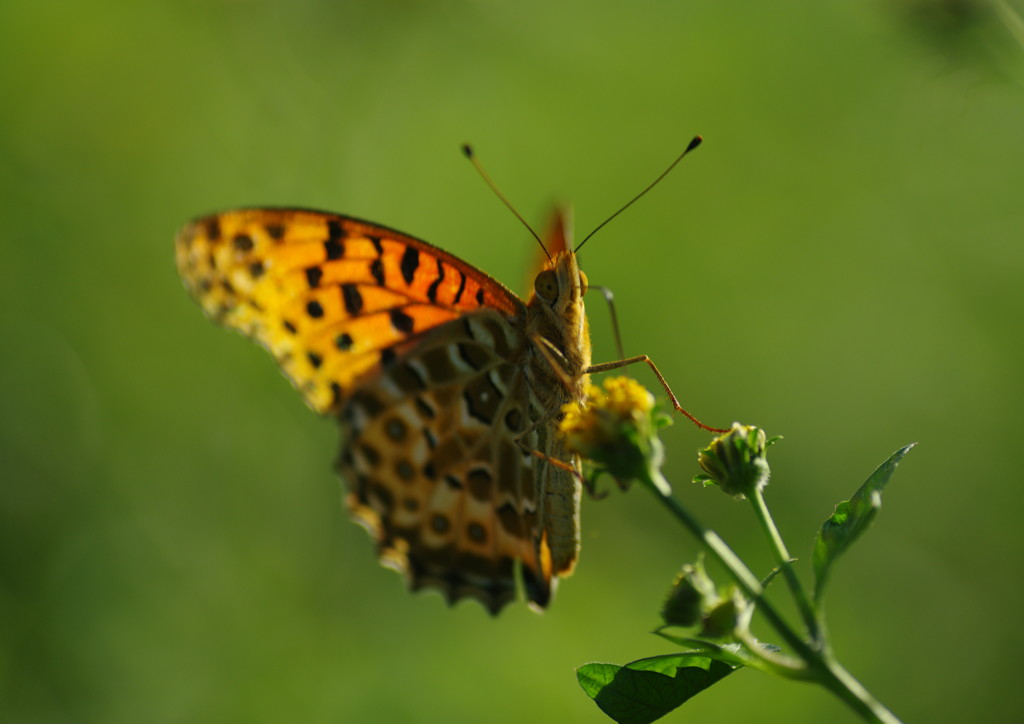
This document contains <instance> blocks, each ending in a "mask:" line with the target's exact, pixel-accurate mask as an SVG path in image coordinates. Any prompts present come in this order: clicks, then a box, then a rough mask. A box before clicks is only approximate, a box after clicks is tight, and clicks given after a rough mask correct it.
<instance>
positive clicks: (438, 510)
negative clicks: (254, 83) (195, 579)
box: [175, 136, 722, 614]
mask: <svg viewBox="0 0 1024 724" xmlns="http://www.w3.org/2000/svg"><path fill="white" fill-rule="evenodd" d="M700 141H701V139H700V137H699V136H698V137H696V138H694V139H693V140H692V141H691V142H690V144H689V145H688V146H687V148H686V150H685V151H683V153H682V154H680V156H679V157H678V158H677V159H676V160H675V161H674V162H673V163H672V164H671V165H670V166H669V167H668V169H667V170H666V171H665V172H664V173H662V174H661V176H659V177H658V178H657V179H656V180H655V181H654V182H653V183H652V184H650V185H649V186H647V187H646V188H645V189H644V190H643V191H641V192H640V194H638V195H637V196H635V197H634V198H633V199H632V200H631V201H630V202H629V203H627V204H626V205H625V206H623V207H622V208H621V209H619V211H618V212H616V213H615V214H613V215H612V216H611V217H609V218H608V219H607V220H606V221H605V222H604V223H603V224H601V225H600V226H598V227H597V229H595V230H594V232H591V234H590V235H589V236H588V237H587V238H588V239H589V238H590V236H593V234H594V233H595V232H596V231H597V230H598V229H600V228H601V227H602V226H604V224H606V223H608V221H611V219H612V218H615V216H617V215H618V214H619V213H621V212H622V211H623V210H625V209H626V208H627V207H628V206H630V205H631V204H632V203H633V202H634V201H636V200H637V199H639V198H640V197H641V196H643V195H644V194H645V193H646V192H647V191H649V190H650V189H651V188H652V187H653V186H654V185H655V184H656V183H658V181H660V180H661V179H662V178H664V176H665V175H666V174H667V173H668V172H669V171H670V170H671V169H672V168H674V167H675V165H676V164H677V163H679V161H680V160H681V159H682V158H683V157H684V156H685V155H686V154H687V153H688V152H689V151H691V150H693V149H694V148H696V147H697V145H698V144H699V143H700ZM464 151H465V153H466V155H467V156H470V158H472V153H471V151H470V150H469V148H468V147H465V148H464ZM474 162H475V161H474ZM477 168H478V170H480V171H481V174H482V175H483V176H484V179H485V181H487V183H488V184H490V185H491V187H492V188H494V186H493V184H491V182H490V179H489V178H488V177H487V176H486V174H484V173H483V170H482V169H481V168H480V167H479V165H478V166H477ZM495 191H496V192H497V189H495ZM498 196H499V197H500V198H502V200H504V197H502V196H501V194H500V193H498ZM506 204H507V201H506ZM510 208H511V207H510ZM517 216H518V214H517ZM520 218H521V217H520ZM524 223H525V222H524ZM535 236H536V235H535ZM568 236H569V234H568V223H567V220H566V218H565V216H564V214H562V213H556V214H555V216H554V219H553V221H552V223H551V225H550V230H549V232H548V233H547V237H546V240H545V241H542V240H541V239H540V237H537V240H538V241H540V242H541V246H542V247H544V249H545V255H546V256H545V259H544V260H543V262H542V264H541V268H540V270H539V271H538V272H537V274H536V276H535V278H534V284H533V290H532V292H531V293H530V295H529V297H528V299H527V300H525V301H524V300H523V299H521V298H520V297H518V296H516V295H515V294H514V293H513V292H511V291H510V290H509V289H507V288H506V287H505V286H504V285H502V284H501V283H500V282H498V281H497V280H495V279H493V278H492V277H490V276H488V275H487V274H485V273H484V272H482V271H480V270H479V269H477V268H475V267H473V266H472V265H470V264H468V263H467V262H465V261H463V260H461V259H459V258H457V257H455V256H453V255H452V254H449V253H448V252H446V251H443V250H441V249H439V248H438V247H436V246H433V245H431V244H428V243H427V242H425V241H423V240H421V239H417V238H415V237H413V236H409V235H408V234H404V233H402V232H399V231H395V230H394V229H390V228H387V227H385V226H381V225H379V224H374V223H370V222H367V221H362V220H360V219H357V218H354V217H351V216H343V215H339V214H333V213H328V212H323V211H312V210H305V209H291V208H252V209H239V210H234V211H227V212H224V213H220V214H214V215H211V216H206V217H204V218H200V219H197V220H195V221H192V222H191V223H189V224H187V225H186V226H185V227H184V228H183V229H182V230H181V231H180V232H179V234H178V236H177V239H176V244H175V246H176V259H177V266H178V271H179V273H180V275H181V277H182V280H183V281H184V283H185V287H186V289H187V290H188V291H189V292H190V293H191V294H192V296H193V297H195V299H196V300H197V301H198V302H199V303H200V305H201V306H202V308H203V309H204V311H205V312H206V314H207V315H208V316H209V317H210V318H212V319H213V320H214V321H216V322H218V323H220V324H222V325H224V326H226V327H229V328H231V329H235V330H238V331H240V332H242V333H243V334H245V335H247V336H249V337H251V338H252V339H254V340H256V341H257V342H259V343H260V344H261V345H263V346H264V347H265V348H266V349H267V350H268V351H269V352H270V353H271V354H272V355H273V356H274V358H275V359H276V360H277V363H278V365H279V366H280V367H281V370H282V371H283V372H284V374H285V375H286V376H287V377H288V378H289V379H290V380H291V382H292V384H293V385H294V386H295V387H296V389H298V390H299V392H300V393H301V394H302V396H303V398H304V399H305V401H306V403H307V404H308V405H309V406H310V407H311V408H313V410H315V411H316V412H319V413H321V414H324V415H330V416H332V417H335V418H336V419H337V420H338V421H339V423H340V425H341V433H342V434H341V438H342V450H341V454H340V456H339V457H338V462H337V469H338V470H339V472H340V473H341V477H342V478H343V479H344V481H345V484H346V486H347V494H346V502H347V505H348V507H349V510H350V511H351V513H352V517H353V518H354V519H355V520H356V522H358V523H360V524H362V525H363V526H364V527H365V528H366V529H367V531H368V532H369V533H370V535H371V537H372V538H373V539H374V540H375V542H376V545H377V551H378V555H379V557H380V561H381V563H383V564H384V565H385V566H388V567H390V568H393V569H395V570H397V571H398V572H400V573H401V574H403V575H404V577H405V578H406V580H407V582H408V585H409V587H410V588H412V589H413V590H418V589H423V588H437V589H439V590H440V591H441V592H442V594H443V595H444V596H445V598H446V599H447V600H448V602H449V603H455V602H456V601H458V600H460V599H462V598H474V599H476V600H478V601H480V602H481V603H482V604H483V605H484V607H485V608H486V609H487V610H489V611H490V612H491V613H492V614H496V613H498V612H499V611H500V610H501V609H502V608H503V607H504V606H505V605H507V604H508V603H509V602H511V601H513V600H514V599H515V598H516V596H517V591H518V590H522V591H523V592H524V594H525V597H526V599H527V601H528V602H529V603H530V604H531V605H532V606H533V607H535V608H537V609H543V608H545V607H546V606H547V605H548V603H549V602H550V600H551V596H552V593H553V591H554V589H555V587H556V584H557V582H558V580H559V578H563V577H565V576H568V575H569V574H570V573H572V570H573V568H574V566H575V564H576V560H577V557H578V555H579V547H580V521H579V507H580V497H581V489H582V485H581V482H582V480H583V477H582V473H581V465H580V461H579V459H578V458H577V457H576V456H575V455H573V454H571V453H570V452H569V451H568V450H567V449H566V447H565V443H564V442H563V441H562V439H560V437H559V436H558V435H557V434H556V429H557V426H558V423H559V421H560V420H561V418H562V416H563V412H562V409H563V407H564V406H565V405H566V404H567V403H570V402H572V403H576V404H577V405H584V404H585V403H586V389H587V386H588V382H589V374H590V373H592V372H601V371H606V370H610V369H615V368H617V367H622V366H625V365H627V364H632V363H635V362H646V363H647V364H648V365H649V366H650V367H651V369H652V370H653V372H654V374H655V375H656V376H657V377H658V379H659V381H660V382H661V384H662V386H663V387H664V389H665V390H666V392H667V393H668V395H669V398H670V400H671V401H672V404H673V406H674V407H675V408H676V410H677V411H679V412H681V413H682V414H684V415H686V416H687V417H689V418H690V419H691V420H692V421H693V422H694V423H696V424H697V425H698V426H700V427H703V428H705V429H708V430H712V431H717V432H722V431H721V430H716V429H715V428H709V427H707V426H706V425H704V424H703V423H701V422H699V421H698V420H697V419H696V418H694V417H693V416H692V415H690V414H689V413H688V412H686V411H685V410H683V408H682V407H681V406H680V405H679V402H678V400H676V398H675V396H674V395H673V394H672V392H671V390H670V389H669V387H668V385H667V383H666V382H665V380H664V378H663V377H662V376H661V374H660V372H658V370H657V368H656V367H655V366H654V363H653V362H652V361H651V360H650V359H649V358H647V357H646V355H641V356H640V357H633V358H629V359H623V360H619V361H616V362H609V363H605V364H601V365H591V346H590V333H589V330H588V326H587V317H586V313H585V310H584V305H583V297H584V294H586V292H587V288H588V282H587V277H586V275H585V274H584V273H583V272H582V271H581V270H580V267H579V262H578V259H577V256H576V252H577V251H578V250H579V248H580V247H579V246H577V247H576V249H575V250H573V248H572V247H571V245H570V243H569V241H570V240H569V239H568ZM584 242H586V239H584ZM580 246H582V243H581V245H580Z"/></svg>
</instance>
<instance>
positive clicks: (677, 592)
mask: <svg viewBox="0 0 1024 724" xmlns="http://www.w3.org/2000/svg"><path fill="white" fill-rule="evenodd" d="M717 598H718V594H717V592H716V591H715V584H714V583H712V582H711V579H710V578H708V575H707V573H705V572H704V565H703V562H702V561H701V559H697V562H696V563H695V564H694V565H692V566H691V565H685V566H683V570H682V572H680V574H679V575H678V576H677V577H676V580H675V583H673V584H672V589H671V590H670V591H669V592H668V596H666V597H665V603H664V605H663V606H662V608H661V618H662V620H663V621H664V622H665V623H666V624H668V625H670V626H696V625H697V623H699V622H700V620H701V618H702V616H703V615H704V608H705V605H706V604H707V602H708V601H709V600H712V601H714V600H717Z"/></svg>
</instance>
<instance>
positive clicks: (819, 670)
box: [647, 475, 901, 724]
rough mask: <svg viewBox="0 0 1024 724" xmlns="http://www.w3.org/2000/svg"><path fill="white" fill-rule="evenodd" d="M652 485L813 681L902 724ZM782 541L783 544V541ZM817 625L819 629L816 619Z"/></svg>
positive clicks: (870, 716)
mask: <svg viewBox="0 0 1024 724" xmlns="http://www.w3.org/2000/svg"><path fill="white" fill-rule="evenodd" d="M658 477H661V476H660V475H659V476H658ZM648 482H649V483H651V484H649V485H648V486H647V487H648V488H649V489H650V490H651V491H652V492H653V493H654V495H655V497H656V498H657V499H658V500H660V501H661V503H662V504H663V505H664V506H665V507H666V508H668V510H669V511H670V512H671V513H672V514H673V515H674V516H675V517H676V518H678V519H679V522H681V523H682V524H683V525H684V526H685V527H686V528H687V529H688V530H689V531H690V532H691V533H693V535H694V536H695V537H696V538H697V539H698V540H699V541H701V542H702V543H703V544H704V547H705V548H706V549H707V552H708V553H709V554H710V555H711V557H712V558H714V559H715V560H717V561H718V562H719V563H721V564H722V565H723V566H724V567H725V568H726V570H728V571H729V573H730V574H731V575H732V577H733V578H734V579H735V580H736V583H737V584H738V585H739V587H740V588H741V589H742V590H743V592H744V593H745V594H747V596H749V597H750V598H751V599H752V600H754V601H755V602H756V604H757V609H758V610H759V611H760V612H761V613H762V614H763V615H764V617H765V618H766V619H767V620H768V622H769V623H770V624H771V625H772V628H774V629H775V630H776V631H777V632H778V634H779V636H781V637H782V639H783V640H784V641H785V642H786V643H787V644H788V645H789V646H790V648H792V649H793V652H794V653H795V654H796V655H797V656H798V657H799V658H800V659H802V660H803V661H804V663H805V664H806V665H807V669H808V678H809V679H811V680H813V681H818V682H819V683H820V684H821V685H822V686H824V687H825V688H826V689H828V690H829V691H831V692H832V693H833V694H835V695H836V696H837V697H839V698H840V699H842V700H843V702H845V703H846V705H847V706H849V707H850V708H851V709H852V710H853V711H855V712H857V714H859V715H860V717H861V718H862V719H864V721H868V722H875V723H876V724H901V723H900V720H899V719H898V718H897V717H896V715H895V714H893V713H892V712H891V711H889V710H888V709H887V708H886V707H885V706H884V705H883V704H882V703H881V702H880V701H878V700H877V699H875V698H874V696H872V695H871V692H869V691H868V690H867V689H865V688H864V686H863V685H862V684H861V683H860V682H859V681H857V679H855V678H854V677H853V675H852V674H850V672H848V671H847V670H846V669H844V668H843V667H842V666H840V664H839V662H837V661H836V660H835V659H833V658H832V656H831V654H829V653H828V652H827V651H824V650H822V649H821V648H818V647H817V646H811V645H810V644H808V643H807V642H806V641H804V640H803V639H802V638H800V636H799V635H797V633H796V632H795V631H793V629H792V628H791V627H790V626H789V624H788V623H786V620H785V619H784V618H782V616H781V614H779V612H778V611H776V610H775V607H774V606H772V605H771V603H769V602H768V601H767V600H766V599H765V598H764V588H762V586H761V583H760V581H758V580H757V578H756V577H755V576H754V574H753V573H752V572H751V571H750V569H749V568H747V566H746V564H745V563H744V562H743V561H742V560H741V559H740V558H739V556H737V555H736V554H735V553H734V552H733V550H732V549H731V548H730V547H729V546H728V545H726V543H725V541H723V540H722V539H721V538H720V537H719V536H718V534H717V533H715V532H714V531H713V530H709V529H707V528H705V527H704V526H703V525H701V524H700V522H699V521H698V520H697V519H696V518H694V517H693V516H692V515H691V514H690V512H689V511H688V510H687V509H686V508H684V507H683V506H682V505H680V503H679V501H678V500H676V499H675V498H674V497H673V496H672V495H671V494H665V493H663V492H662V491H661V490H660V489H659V486H658V485H655V484H654V483H653V481H648ZM762 502H763V501H762ZM773 527H774V526H773ZM779 540H780V542H781V538H780V539H779ZM782 550H785V546H783V547H782ZM783 570H786V566H784V567H783ZM801 590H802V589H801ZM815 625H816V626H817V621H816V620H815ZM815 630H817V629H815Z"/></svg>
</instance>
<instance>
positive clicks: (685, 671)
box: [576, 653, 736, 724]
mask: <svg viewBox="0 0 1024 724" xmlns="http://www.w3.org/2000/svg"><path fill="white" fill-rule="evenodd" d="M735 670H736V667H733V666H729V665H728V664H723V663H721V662H719V661H712V660H711V659H710V658H709V657H707V656H702V655H698V654H692V653H684V654H672V655H669V656H653V657H651V658H647V659H640V660H638V661H634V662H632V663H629V664H626V665H625V666H618V665H616V664H600V663H593V664H584V665H583V666H581V667H579V668H578V669H577V670H576V679H577V680H578V681H579V682H580V686H581V687H583V691H585V692H586V694H587V696H589V697H590V698H591V699H593V700H594V703H596V704H597V705H598V707H600V709H601V711H603V712H604V713H605V714H607V715H608V717H609V718H611V719H613V720H615V721H616V722H619V724H648V722H653V721H655V720H657V719H660V718H661V717H663V716H665V715H666V714H668V713H669V712H670V711H672V710H673V709H675V708H676V707H678V706H679V705H681V704H683V703H684V702H685V701H687V700H688V699H690V698H691V697H693V696H695V695H697V694H699V693H700V692H702V691H704V689H707V688H708V687H709V686H711V685H712V684H715V683H717V682H719V681H721V680H722V679H723V678H725V677H726V676H728V675H729V674H731V673H732V672H733V671H735Z"/></svg>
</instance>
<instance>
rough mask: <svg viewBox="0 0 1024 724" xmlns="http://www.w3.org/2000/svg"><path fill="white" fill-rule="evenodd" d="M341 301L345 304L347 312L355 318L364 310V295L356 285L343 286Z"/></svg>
mask: <svg viewBox="0 0 1024 724" xmlns="http://www.w3.org/2000/svg"><path fill="white" fill-rule="evenodd" d="M341 300H342V302H343V303H344V304H345V311H346V312H348V313H349V314H350V315H352V316H355V315H356V314H359V312H360V311H361V310H362V308H363V295H362V294H360V293H359V288H358V287H357V286H356V285H355V284H342V285H341Z"/></svg>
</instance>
